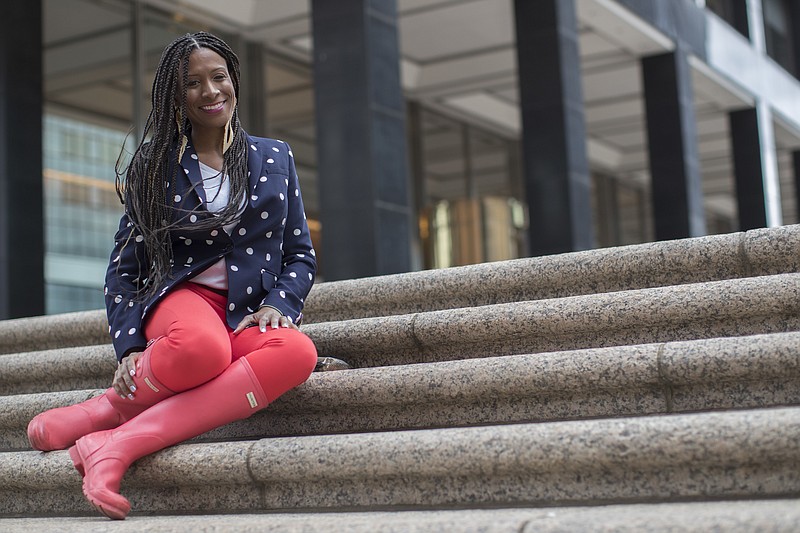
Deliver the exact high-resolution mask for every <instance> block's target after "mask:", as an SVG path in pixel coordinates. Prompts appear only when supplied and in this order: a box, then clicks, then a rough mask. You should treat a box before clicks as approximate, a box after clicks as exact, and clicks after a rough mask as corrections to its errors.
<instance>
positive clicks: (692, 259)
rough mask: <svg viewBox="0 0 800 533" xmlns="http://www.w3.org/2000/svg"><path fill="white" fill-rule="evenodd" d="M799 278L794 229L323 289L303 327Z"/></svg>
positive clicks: (798, 231)
mask: <svg viewBox="0 0 800 533" xmlns="http://www.w3.org/2000/svg"><path fill="white" fill-rule="evenodd" d="M790 272H800V225H793V226H781V227H778V228H768V229H757V230H751V231H748V232H744V233H730V234H725V235H713V236H707V237H698V238H693V239H680V240H673V241H662V242H654V243H646V244H637V245H629V246H620V247H614V248H601V249H596V250H587V251H583V252H572V253H565V254H558V255H550V256H544V257H533V258H524V259H517V260H511V261H498V262H493V263H482V264H477V265H469V266H463V267H455V268H446V269H439V270H427V271H422V272H411V273H403V274H394V275H389V276H377V277H371V278H361V279H352V280H344V281H336V282H329V283H321V284H319V285H317V286H315V287H314V290H313V291H312V292H311V294H310V295H309V297H308V301H307V302H306V309H305V315H306V323H312V322H330V321H340V320H349V319H353V318H366V317H376V316H391V315H402V314H410V313H418V312H424V311H436V310H441V309H456V308H462V307H475V306H482V305H491V304H498V303H508V302H519V301H531V300H546V299H552V298H563V297H566V296H579V295H585V294H598V293H604V292H618V291H624V290H632V289H645V288H652V287H665V286H670V285H683V284H686V283H699V282H703V281H720V280H723V279H733V278H744V277H753V276H763V275H771V274H784V273H790Z"/></svg>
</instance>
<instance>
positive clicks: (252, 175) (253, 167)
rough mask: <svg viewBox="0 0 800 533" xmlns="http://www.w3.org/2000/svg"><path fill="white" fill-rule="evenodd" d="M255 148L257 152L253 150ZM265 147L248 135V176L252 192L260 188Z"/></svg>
mask: <svg viewBox="0 0 800 533" xmlns="http://www.w3.org/2000/svg"><path fill="white" fill-rule="evenodd" d="M253 146H255V147H256V150H253V148H252V147H253ZM263 149H264V147H263V146H260V145H259V144H258V142H257V141H256V140H255V139H254V138H253V137H250V135H247V175H248V179H247V181H248V183H249V184H250V190H251V191H252V190H255V188H256V187H257V186H258V179H259V178H260V177H261V168H262V163H263V161H264V158H263V157H262V154H261V153H260V152H261V150H263Z"/></svg>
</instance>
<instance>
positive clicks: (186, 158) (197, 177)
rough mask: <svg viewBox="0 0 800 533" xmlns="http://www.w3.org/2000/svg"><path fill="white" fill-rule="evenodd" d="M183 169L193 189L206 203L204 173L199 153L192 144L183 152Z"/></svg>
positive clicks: (202, 201)
mask: <svg viewBox="0 0 800 533" xmlns="http://www.w3.org/2000/svg"><path fill="white" fill-rule="evenodd" d="M181 169H182V171H183V172H184V173H185V174H186V176H187V177H188V178H189V183H191V185H192V189H193V190H194V191H195V192H196V193H197V196H199V197H200V201H201V203H202V205H205V203H206V190H205V189H204V188H203V175H202V174H201V173H200V163H199V160H198V159H197V153H196V152H195V151H194V146H192V145H191V144H188V145H186V150H185V151H184V152H183V157H182V158H181Z"/></svg>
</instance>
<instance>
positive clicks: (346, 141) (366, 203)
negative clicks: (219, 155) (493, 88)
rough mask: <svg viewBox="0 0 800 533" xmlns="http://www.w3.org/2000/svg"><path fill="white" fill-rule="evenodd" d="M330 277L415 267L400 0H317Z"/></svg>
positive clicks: (322, 186)
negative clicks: (400, 41) (398, 8)
mask: <svg viewBox="0 0 800 533" xmlns="http://www.w3.org/2000/svg"><path fill="white" fill-rule="evenodd" d="M311 6H312V19H313V37H314V85H315V106H316V120H317V152H318V165H317V167H318V169H319V171H318V172H319V190H320V212H321V213H320V214H321V221H322V255H323V256H324V258H323V260H322V261H323V263H324V268H325V271H324V272H323V275H324V277H325V279H328V280H336V279H347V278H358V277H364V276H374V275H379V274H391V273H396V272H405V271H408V270H410V268H411V264H412V255H411V242H412V240H411V235H412V224H415V216H414V213H413V209H412V202H411V196H410V194H409V177H408V163H407V153H406V133H405V105H404V102H403V92H402V87H401V85H400V50H399V42H398V29H397V5H396V1H395V0H337V1H336V2H331V1H330V0H312V2H311Z"/></svg>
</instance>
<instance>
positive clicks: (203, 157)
mask: <svg viewBox="0 0 800 533" xmlns="http://www.w3.org/2000/svg"><path fill="white" fill-rule="evenodd" d="M192 144H193V145H194V151H195V152H196V153H197V158H198V159H199V160H200V161H202V162H203V163H205V164H206V165H208V166H210V167H211V168H215V169H217V170H222V130H220V131H219V132H216V131H209V132H197V131H194V130H193V131H192Z"/></svg>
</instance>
